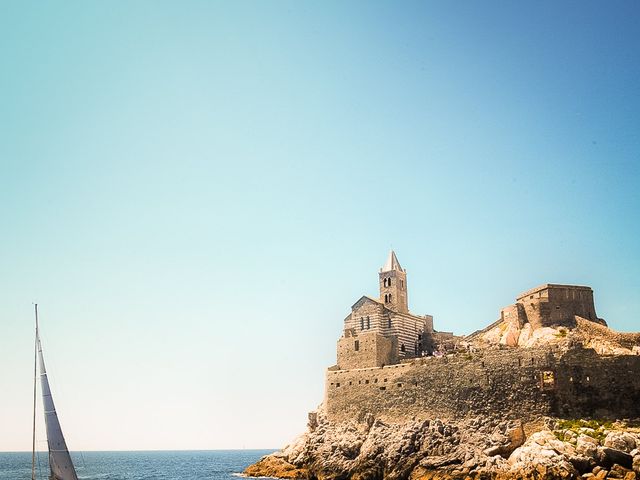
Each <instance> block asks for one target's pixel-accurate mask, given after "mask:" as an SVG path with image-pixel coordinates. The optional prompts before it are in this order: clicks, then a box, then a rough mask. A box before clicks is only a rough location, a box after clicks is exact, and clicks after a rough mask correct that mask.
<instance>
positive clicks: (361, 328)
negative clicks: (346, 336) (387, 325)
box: [360, 317, 364, 330]
mask: <svg viewBox="0 0 640 480" xmlns="http://www.w3.org/2000/svg"><path fill="white" fill-rule="evenodd" d="M360 330H364V318H362V317H360Z"/></svg>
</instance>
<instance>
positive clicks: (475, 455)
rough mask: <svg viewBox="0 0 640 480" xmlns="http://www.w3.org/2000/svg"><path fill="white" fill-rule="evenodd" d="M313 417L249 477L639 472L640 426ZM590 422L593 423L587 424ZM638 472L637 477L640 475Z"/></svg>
mask: <svg viewBox="0 0 640 480" xmlns="http://www.w3.org/2000/svg"><path fill="white" fill-rule="evenodd" d="M315 418H316V421H317V423H315V424H311V425H310V428H309V430H308V431H307V432H306V433H305V434H304V435H302V436H301V437H299V438H298V439H296V441H295V442H293V443H292V444H291V445H289V446H287V447H286V448H284V449H283V450H282V451H280V452H277V453H274V454H272V455H268V456H266V457H263V458H262V459H261V460H260V461H259V462H258V463H257V464H255V465H252V466H251V467H249V468H247V470H246V472H245V473H246V474H247V475H250V476H276V477H281V478H306V479H318V480H338V479H357V480H381V479H383V478H384V479H390V480H405V479H408V480H422V479H460V480H463V479H497V480H503V479H538V480H540V479H569V478H578V477H579V476H581V475H585V476H584V477H583V478H590V477H591V476H593V477H596V478H598V479H604V478H623V479H625V480H634V479H635V478H636V476H637V475H638V476H640V452H639V451H638V448H640V433H638V432H640V430H638V429H634V428H632V427H629V426H628V425H623V424H611V425H596V424H594V423H593V422H591V423H589V422H584V423H582V424H581V423H580V422H576V423H575V424H572V425H566V424H562V423H558V422H555V421H553V420H550V419H547V423H546V426H545V425H543V424H541V425H538V426H534V425H528V427H529V428H533V429H539V430H538V431H535V432H533V433H530V432H528V433H530V435H529V437H528V438H526V440H525V430H524V428H523V426H522V424H520V423H519V422H517V421H512V422H507V421H499V420H497V419H493V418H486V417H478V418H474V419H470V420H467V421H464V422H442V421H441V420H438V419H434V420H421V421H407V422H405V423H393V424H391V423H385V422H382V421H380V420H375V419H374V418H373V417H372V416H369V417H367V419H366V421H365V422H364V423H357V422H341V423H331V422H329V421H327V419H326V416H325V415H324V413H323V412H322V410H320V411H319V412H317V415H316V417H315ZM592 427H595V428H592ZM639 478H640V477H639Z"/></svg>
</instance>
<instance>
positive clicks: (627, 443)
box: [603, 432, 636, 453]
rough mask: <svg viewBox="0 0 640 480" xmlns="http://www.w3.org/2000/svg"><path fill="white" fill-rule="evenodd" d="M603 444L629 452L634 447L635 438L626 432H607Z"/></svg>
mask: <svg viewBox="0 0 640 480" xmlns="http://www.w3.org/2000/svg"><path fill="white" fill-rule="evenodd" d="M603 445H604V446H605V447H610V448H615V449H616V450H622V451H623V452H627V453H629V452H630V451H631V450H633V449H635V448H636V438H635V437H634V436H633V435H631V434H630V433H627V432H609V434H608V435H607V436H606V438H605V439H604V443H603Z"/></svg>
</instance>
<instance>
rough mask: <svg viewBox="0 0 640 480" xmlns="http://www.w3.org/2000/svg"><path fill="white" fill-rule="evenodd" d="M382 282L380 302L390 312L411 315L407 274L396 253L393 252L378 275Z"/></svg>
mask: <svg viewBox="0 0 640 480" xmlns="http://www.w3.org/2000/svg"><path fill="white" fill-rule="evenodd" d="M378 277H379V280H380V302H382V303H384V306H385V307H387V308H388V309H389V310H393V311H395V312H401V313H409V303H408V301H407V272H405V271H404V270H403V269H402V267H401V266H400V262H399V261H398V257H396V252H394V251H393V250H391V251H390V252H389V257H388V258H387V261H386V262H385V264H384V266H383V267H382V268H381V269H380V273H379V274H378Z"/></svg>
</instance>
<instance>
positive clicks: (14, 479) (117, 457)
mask: <svg viewBox="0 0 640 480" xmlns="http://www.w3.org/2000/svg"><path fill="white" fill-rule="evenodd" d="M273 451H274V450H198V451H151V452H71V457H72V459H73V463H74V465H75V467H76V471H77V473H78V479H79V480H210V479H211V480H231V479H233V480H239V478H238V477H240V476H241V473H242V471H243V470H244V469H245V468H246V467H247V466H248V465H250V464H252V463H254V462H256V461H257V460H259V459H260V457H262V456H263V455H267V454H268V453H272V452H273ZM36 473H37V478H38V480H47V479H48V475H49V464H48V458H47V453H46V452H40V453H39V454H38V461H37V462H36ZM0 480H31V452H15V453H0Z"/></svg>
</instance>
